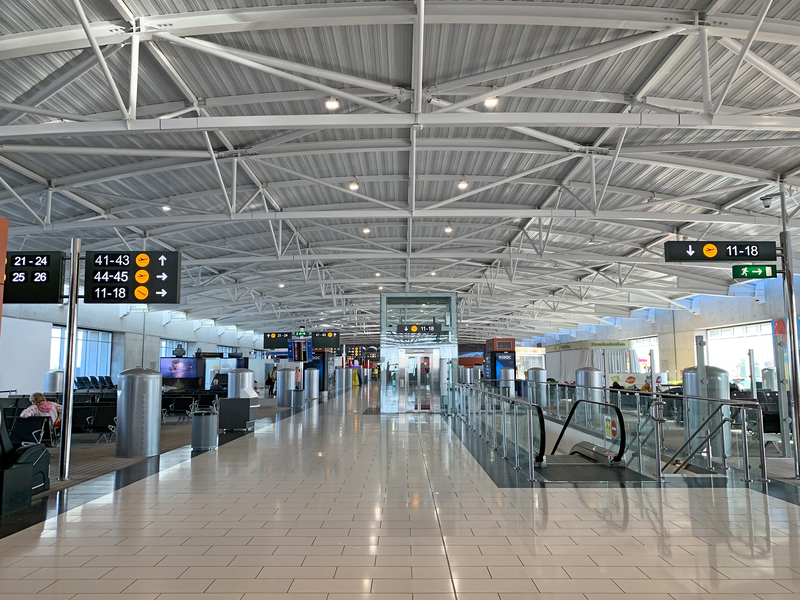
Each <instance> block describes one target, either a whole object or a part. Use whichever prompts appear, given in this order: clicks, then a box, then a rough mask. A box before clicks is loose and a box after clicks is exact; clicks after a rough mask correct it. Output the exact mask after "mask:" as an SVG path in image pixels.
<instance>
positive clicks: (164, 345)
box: [159, 339, 189, 358]
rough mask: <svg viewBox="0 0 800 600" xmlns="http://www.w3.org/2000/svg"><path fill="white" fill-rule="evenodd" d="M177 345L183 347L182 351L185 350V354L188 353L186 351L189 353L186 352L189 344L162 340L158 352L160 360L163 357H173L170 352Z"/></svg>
mask: <svg viewBox="0 0 800 600" xmlns="http://www.w3.org/2000/svg"><path fill="white" fill-rule="evenodd" d="M178 344H180V345H181V346H183V349H184V350H186V351H187V353H188V351H189V350H188V348H189V343H188V342H181V341H178V340H163V339H162V340H161V350H160V351H159V356H161V357H162V358H163V357H165V356H175V355H174V354H173V353H172V351H173V350H175V348H177V347H178Z"/></svg>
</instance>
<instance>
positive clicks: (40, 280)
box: [3, 252, 64, 304]
mask: <svg viewBox="0 0 800 600" xmlns="http://www.w3.org/2000/svg"><path fill="white" fill-rule="evenodd" d="M63 293H64V253H63V252H9V253H7V254H6V276H5V285H4V286H3V303H4V304H58V303H59V302H61V296H62V294H63Z"/></svg>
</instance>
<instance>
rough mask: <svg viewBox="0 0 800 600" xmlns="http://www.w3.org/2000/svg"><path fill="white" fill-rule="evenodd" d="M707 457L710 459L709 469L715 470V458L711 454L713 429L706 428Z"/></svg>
mask: <svg viewBox="0 0 800 600" xmlns="http://www.w3.org/2000/svg"><path fill="white" fill-rule="evenodd" d="M706 458H707V459H708V470H709V471H713V470H714V458H713V457H712V456H711V430H710V429H706Z"/></svg>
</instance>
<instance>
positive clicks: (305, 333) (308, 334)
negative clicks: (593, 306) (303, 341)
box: [292, 331, 311, 338]
mask: <svg viewBox="0 0 800 600" xmlns="http://www.w3.org/2000/svg"><path fill="white" fill-rule="evenodd" d="M292 337H296V338H307V337H311V332H310V331H295V332H294V333H293V334H292Z"/></svg>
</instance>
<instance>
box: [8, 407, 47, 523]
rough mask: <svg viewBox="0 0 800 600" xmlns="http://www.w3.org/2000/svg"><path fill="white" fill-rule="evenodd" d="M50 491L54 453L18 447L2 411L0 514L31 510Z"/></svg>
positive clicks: (35, 447)
mask: <svg viewBox="0 0 800 600" xmlns="http://www.w3.org/2000/svg"><path fill="white" fill-rule="evenodd" d="M41 418H44V417H41ZM21 420H23V421H27V419H21ZM49 489H50V453H49V452H48V451H47V448H45V446H44V445H43V444H36V443H34V444H30V445H24V444H21V443H20V444H14V443H13V442H12V441H11V437H10V436H9V434H8V430H7V428H6V421H5V418H4V416H3V411H0V514H8V513H11V512H14V511H16V510H19V509H20V508H25V507H27V506H30V504H31V496H32V495H33V494H38V493H40V492H44V491H47V490H49Z"/></svg>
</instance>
